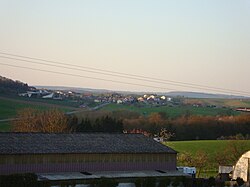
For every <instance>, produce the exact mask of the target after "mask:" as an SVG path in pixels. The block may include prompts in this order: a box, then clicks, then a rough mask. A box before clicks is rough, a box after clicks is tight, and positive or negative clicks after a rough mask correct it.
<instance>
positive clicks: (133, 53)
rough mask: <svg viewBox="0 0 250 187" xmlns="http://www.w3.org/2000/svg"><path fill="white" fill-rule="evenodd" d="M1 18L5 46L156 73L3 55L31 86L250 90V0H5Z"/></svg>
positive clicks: (15, 75) (0, 41)
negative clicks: (39, 62)
mask: <svg viewBox="0 0 250 187" xmlns="http://www.w3.org/2000/svg"><path fill="white" fill-rule="evenodd" d="M0 23H1V26H0V52H5V53H10V54H15V55H23V56H27V57H34V58H40V59H45V60H51V61H56V62H60V63H67V64H71V65H77V66H84V67H85V70H88V71H89V70H90V69H86V67H87V68H96V69H100V70H105V71H112V72H113V71H115V72H120V73H119V74H116V75H122V73H125V74H133V75H138V76H144V77H145V76H146V77H150V78H151V79H149V81H148V82H145V81H141V80H136V79H126V78H124V77H121V76H110V75H104V74H100V73H93V72H86V71H79V70H73V69H72V67H73V66H67V67H68V68H62V67H54V66H48V65H41V64H38V63H36V62H37V61H35V60H32V63H30V62H25V61H20V60H13V59H7V58H3V56H4V57H6V55H3V54H0V56H1V57H0V63H2V64H0V75H1V76H5V77H8V78H11V79H14V80H20V81H23V82H27V83H28V84H29V85H47V86H73V87H85V88H101V89H111V90H126V91H152V92H153V91H154V92H156V91H160V92H168V91H173V90H178V91H184V90H185V91H201V92H213V93H218V90H212V89H210V90H209V89H208V90H205V89H201V88H198V87H194V86H193V87H191V86H190V84H199V85H204V86H207V87H216V88H221V89H223V90H221V92H227V93H228V92H229V94H230V93H231V94H233V91H228V90H236V91H237V92H244V93H246V94H249V95H250V84H249V80H250V79H249V70H250V0H188V1H186V0H171V1H170V0H123V1H122V0H105V1H102V0H74V1H68V0H53V1H51V0H43V1H38V0H22V1H20V0H0ZM8 57H9V56H8ZM12 57H13V56H12ZM4 64H5V65H4ZM6 64H7V65H15V66H19V67H20V66H21V67H28V68H33V69H40V70H44V71H43V72H42V71H37V70H31V69H24V68H17V67H10V66H7V65H6ZM54 65H55V64H54ZM70 68H71V69H70ZM45 71H50V72H45ZM52 71H53V72H60V73H64V74H67V75H63V74H58V73H52ZM106 73H107V72H106ZM69 74H70V75H69ZM72 75H75V76H72ZM87 77H88V78H87ZM93 78H95V79H93ZM137 78H138V77H137ZM99 79H105V80H107V81H103V80H99ZM156 79H162V80H170V81H177V82H184V83H190V84H184V86H183V85H182V86H177V85H173V84H169V82H164V84H162V83H156V82H155V80H156ZM115 81H117V82H115ZM122 82H125V83H128V84H123V83H122ZM132 84H135V85H132ZM226 89H227V90H226ZM241 95H242V94H241Z"/></svg>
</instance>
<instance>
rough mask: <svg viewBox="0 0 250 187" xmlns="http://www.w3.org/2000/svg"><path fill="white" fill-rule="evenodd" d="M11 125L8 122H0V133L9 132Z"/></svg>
mask: <svg viewBox="0 0 250 187" xmlns="http://www.w3.org/2000/svg"><path fill="white" fill-rule="evenodd" d="M10 131H11V125H10V123H9V122H0V132H10Z"/></svg>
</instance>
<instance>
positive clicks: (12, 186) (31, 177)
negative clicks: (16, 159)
mask: <svg viewBox="0 0 250 187" xmlns="http://www.w3.org/2000/svg"><path fill="white" fill-rule="evenodd" d="M0 186H4V187H16V186H18V187H34V186H39V185H38V182H37V176H36V175H35V174H33V173H26V174H13V175H2V176H0Z"/></svg>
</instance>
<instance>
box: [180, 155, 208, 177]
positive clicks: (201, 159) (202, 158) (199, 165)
mask: <svg viewBox="0 0 250 187" xmlns="http://www.w3.org/2000/svg"><path fill="white" fill-rule="evenodd" d="M178 161H179V162H180V163H182V164H184V165H186V166H194V167H196V169H197V177H199V176H200V173H201V171H202V169H204V168H205V167H206V166H207V162H208V156H207V153H206V152H204V151H197V152H196V154H195V155H191V154H190V153H188V152H185V153H182V154H180V155H179V156H178Z"/></svg>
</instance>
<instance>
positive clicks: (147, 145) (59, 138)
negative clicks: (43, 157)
mask: <svg viewBox="0 0 250 187" xmlns="http://www.w3.org/2000/svg"><path fill="white" fill-rule="evenodd" d="M53 153H176V151H174V150H173V149H171V148H169V147H167V146H164V145H162V144H161V143H158V142H156V141H154V140H153V139H151V138H148V137H145V136H144V135H141V134H104V133H81V134H80V133H79V134H78V133H73V134H55V133H0V154H53Z"/></svg>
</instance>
